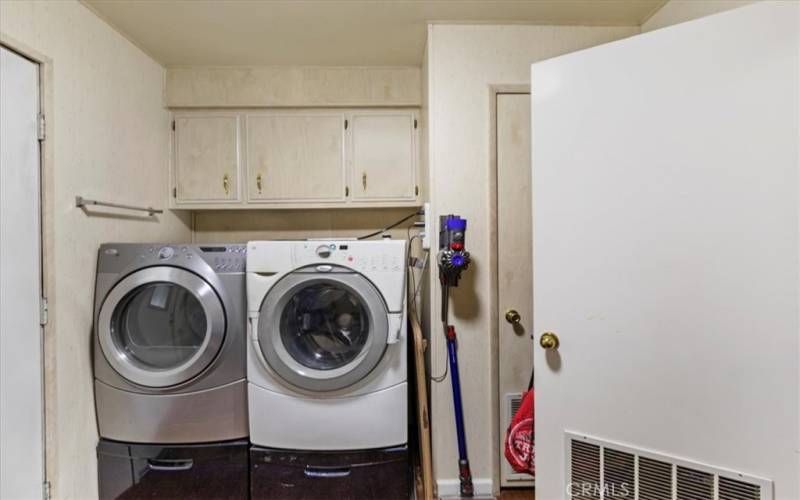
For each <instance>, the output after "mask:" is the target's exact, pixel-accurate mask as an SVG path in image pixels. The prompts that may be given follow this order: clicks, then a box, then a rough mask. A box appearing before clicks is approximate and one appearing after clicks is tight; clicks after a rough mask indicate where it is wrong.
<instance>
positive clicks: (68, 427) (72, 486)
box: [0, 0, 191, 499]
mask: <svg viewBox="0 0 800 500" xmlns="http://www.w3.org/2000/svg"><path fill="white" fill-rule="evenodd" d="M0 32H2V34H3V40H4V41H5V42H9V41H11V40H13V41H12V45H16V46H17V47H19V46H20V45H23V46H26V47H28V48H30V49H32V50H34V51H36V52H38V53H39V54H42V55H44V56H45V57H47V58H49V59H50V60H51V61H52V67H50V68H45V71H46V73H47V75H48V76H49V77H50V78H49V79H48V80H47V81H46V82H45V93H46V102H47V103H48V104H51V105H52V107H51V108H49V109H46V110H45V111H46V113H47V124H48V125H47V127H48V136H47V144H46V150H47V152H46V156H49V158H48V159H49V160H51V161H50V163H49V164H46V165H45V175H44V182H45V193H46V195H45V196H46V200H45V203H46V210H47V213H46V214H45V222H44V224H45V231H46V244H47V245H48V246H49V248H48V249H47V250H46V259H47V261H46V262H45V267H46V269H48V272H47V281H48V283H47V289H48V290H50V292H48V293H49V294H50V297H49V298H50V319H51V323H50V324H49V325H48V328H47V329H46V333H45V336H46V342H45V346H46V347H45V349H46V355H45V365H46V373H45V379H46V385H47V387H46V407H47V411H46V419H47V437H48V442H47V450H48V451H47V469H48V478H49V479H50V481H51V482H52V488H53V495H54V498H81V499H85V498H95V497H96V496H97V468H96V461H95V445H96V442H97V430H96V421H95V412H94V397H93V389H92V359H91V354H90V345H91V344H90V339H91V329H92V308H93V292H94V272H95V264H96V260H97V247H98V245H99V244H100V243H102V242H105V241H188V240H189V239H190V238H191V231H190V228H189V224H188V216H187V215H182V216H177V215H176V214H174V213H172V212H167V213H165V214H163V215H160V216H158V217H157V219H155V220H151V219H147V218H138V217H130V216H128V217H104V216H88V215H87V214H86V213H84V212H83V211H82V210H81V209H78V208H75V207H74V199H75V195H78V194H80V195H84V196H87V197H92V198H97V199H103V200H109V201H117V202H120V203H130V204H136V205H152V206H154V207H163V206H164V204H165V203H166V201H167V186H168V181H167V162H166V160H167V154H168V142H167V141H168V138H169V128H168V125H169V120H168V114H167V110H166V109H165V108H164V107H163V97H162V93H163V82H164V77H165V72H164V69H163V68H162V67H161V66H160V65H158V64H157V63H156V62H154V61H153V60H151V59H150V58H149V57H147V56H146V55H144V54H143V53H142V52H141V51H140V50H139V49H138V48H136V47H134V46H133V45H132V44H131V43H130V42H128V41H127V40H126V39H125V38H123V37H122V36H120V35H119V34H118V33H117V32H115V31H114V30H113V29H112V28H110V27H109V26H108V25H107V24H105V23H104V22H102V21H101V20H99V19H98V18H97V17H96V16H95V15H94V14H92V13H91V12H90V11H89V10H88V9H86V8H85V7H84V6H82V5H81V4H79V3H78V2H76V1H73V0H58V1H42V2H21V1H20V2H8V1H3V2H0ZM46 162H47V159H46Z"/></svg>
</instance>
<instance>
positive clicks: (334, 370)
mask: <svg viewBox="0 0 800 500" xmlns="http://www.w3.org/2000/svg"><path fill="white" fill-rule="evenodd" d="M388 330H389V327H388V317H387V311H386V305H385V303H384V301H383V299H382V297H381V295H380V293H379V292H378V290H377V289H376V288H375V287H374V285H372V283H370V282H369V280H367V279H366V278H364V277H363V276H361V275H360V274H357V273H354V272H335V271H334V272H330V273H315V272H308V271H297V272H294V273H291V274H289V275H287V276H285V277H284V278H283V279H281V280H280V281H279V282H278V283H277V284H275V286H274V287H273V288H272V289H271V290H270V291H269V293H267V296H266V297H265V298H264V301H263V302H262V304H261V311H260V314H259V319H258V339H259V345H260V348H261V353H262V354H263V356H264V359H265V360H266V361H267V363H268V364H269V366H270V367H271V368H272V369H273V370H274V371H275V372H276V373H277V374H278V375H279V376H280V377H281V378H282V379H283V380H285V381H286V382H289V383H290V384H292V385H295V386H297V387H300V388H303V389H306V390H309V391H333V390H337V389H342V388H344V387H347V386H350V385H352V384H355V383H356V382H358V381H359V380H362V379H363V378H364V377H366V376H367V375H368V374H369V372H370V371H372V369H373V368H375V366H376V365H377V364H378V363H379V362H380V360H381V358H382V357H383V353H384V351H385V350H386V340H387V335H388Z"/></svg>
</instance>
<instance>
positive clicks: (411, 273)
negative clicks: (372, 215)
mask: <svg viewBox="0 0 800 500" xmlns="http://www.w3.org/2000/svg"><path fill="white" fill-rule="evenodd" d="M406 235H408V247H409V250H410V249H411V243H412V242H413V241H414V240H415V239H416V238H419V237H420V235H419V234H415V235H414V236H411V228H410V227H409V228H408V229H407V230H406ZM430 255H431V253H430V251H425V258H424V259H423V261H422V271H421V273H420V280H419V283H417V282H416V278H415V277H414V267H412V266H410V265H409V266H408V273H409V278H410V281H411V289H412V290H414V294H413V295H412V298H411V312H412V314H414V316H415V317H416V318H417V321H419V311H418V310H417V296H418V295H419V292H420V290H421V289H422V284H423V279H422V277H423V276H424V275H425V271H426V270H427V268H428V262H429V260H430V259H429V257H430ZM443 325H444V328H445V331H446V330H447V323H446V322H443ZM449 372H450V367H449V363H448V362H447V354H446V353H445V362H444V372H443V373H442V374H441V375H439V376H429V377H428V378H429V379H430V380H431V381H432V382H435V383H437V384H439V383H442V382H444V381H445V380H446V379H447V375H448V373H449Z"/></svg>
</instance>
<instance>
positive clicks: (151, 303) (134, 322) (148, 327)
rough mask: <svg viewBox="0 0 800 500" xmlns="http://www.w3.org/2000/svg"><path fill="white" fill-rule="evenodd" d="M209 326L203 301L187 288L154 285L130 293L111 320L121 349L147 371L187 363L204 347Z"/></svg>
mask: <svg viewBox="0 0 800 500" xmlns="http://www.w3.org/2000/svg"><path fill="white" fill-rule="evenodd" d="M207 327H208V322H207V321H206V313H205V311H204V310H203V306H202V305H201V304H200V301H198V300H197V298H195V296H194V295H192V294H191V293H190V292H189V291H188V290H186V289H185V288H183V287H181V286H178V285H175V284H171V283H150V284H147V285H144V286H141V287H139V288H137V289H135V290H133V291H132V292H130V293H129V294H128V295H127V296H126V297H125V298H124V299H123V301H122V303H121V304H120V305H119V306H118V307H117V308H116V310H115V311H114V314H113V316H112V319H111V335H112V336H113V339H114V344H115V345H116V346H117V348H118V349H119V350H120V351H122V352H125V353H126V354H127V355H128V357H129V359H130V360H131V361H132V362H134V363H138V364H139V365H141V366H142V367H143V368H155V369H159V370H163V369H168V368H173V367H175V366H179V365H181V364H183V363H185V362H186V361H187V360H188V359H189V358H191V357H192V356H193V355H194V354H195V353H196V352H197V350H198V349H200V347H201V346H202V345H203V339H204V338H205V336H206V329H207Z"/></svg>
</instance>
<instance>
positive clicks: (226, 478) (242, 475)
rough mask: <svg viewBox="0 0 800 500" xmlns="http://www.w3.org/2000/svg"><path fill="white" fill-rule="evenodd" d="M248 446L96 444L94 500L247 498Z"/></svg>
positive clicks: (102, 441)
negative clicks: (96, 498)
mask: <svg viewBox="0 0 800 500" xmlns="http://www.w3.org/2000/svg"><path fill="white" fill-rule="evenodd" d="M248 446H249V445H248V442H247V441H246V440H244V441H228V442H223V443H210V444H198V445H186V446H162V445H142V444H128V443H120V442H116V441H108V440H105V439H101V440H100V443H99V444H98V445H97V467H98V480H99V493H100V498H101V499H104V500H105V499H139V498H142V499H144V498H147V499H158V498H162V499H165V498H208V499H211V498H214V499H231V500H233V499H236V500H240V499H242V498H247V485H248V478H247V474H248V465H247V460H248V457H247V450H248Z"/></svg>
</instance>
